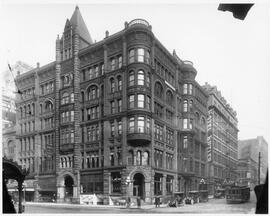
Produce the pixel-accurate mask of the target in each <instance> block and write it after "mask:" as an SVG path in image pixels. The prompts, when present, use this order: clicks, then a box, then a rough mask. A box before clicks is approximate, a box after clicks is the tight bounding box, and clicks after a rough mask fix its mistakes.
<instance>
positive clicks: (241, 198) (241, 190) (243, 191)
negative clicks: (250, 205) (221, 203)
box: [226, 186, 250, 204]
mask: <svg viewBox="0 0 270 216" xmlns="http://www.w3.org/2000/svg"><path fill="white" fill-rule="evenodd" d="M249 199H250V188H249V187H246V186H231V187H229V188H228V189H227V193H226V200H227V203H229V204H230V203H244V202H248V201H249Z"/></svg>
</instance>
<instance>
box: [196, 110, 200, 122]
mask: <svg viewBox="0 0 270 216" xmlns="http://www.w3.org/2000/svg"><path fill="white" fill-rule="evenodd" d="M195 115H196V122H197V123H199V122H200V114H199V113H198V112H196V113H195Z"/></svg>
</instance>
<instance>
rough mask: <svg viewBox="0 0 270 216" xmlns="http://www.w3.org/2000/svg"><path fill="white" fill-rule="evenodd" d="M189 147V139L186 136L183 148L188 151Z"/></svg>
mask: <svg viewBox="0 0 270 216" xmlns="http://www.w3.org/2000/svg"><path fill="white" fill-rule="evenodd" d="M187 147H188V137H187V136H184V137H183V148H184V149H186V148H187Z"/></svg>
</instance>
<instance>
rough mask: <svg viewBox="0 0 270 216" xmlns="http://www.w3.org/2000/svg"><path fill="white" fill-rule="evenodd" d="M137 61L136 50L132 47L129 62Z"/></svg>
mask: <svg viewBox="0 0 270 216" xmlns="http://www.w3.org/2000/svg"><path fill="white" fill-rule="evenodd" d="M133 62H135V50H134V49H130V50H129V52H128V63H133Z"/></svg>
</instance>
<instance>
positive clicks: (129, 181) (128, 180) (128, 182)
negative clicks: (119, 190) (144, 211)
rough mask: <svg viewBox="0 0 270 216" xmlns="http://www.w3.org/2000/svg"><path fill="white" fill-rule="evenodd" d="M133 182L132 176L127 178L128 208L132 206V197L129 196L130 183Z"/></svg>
mask: <svg viewBox="0 0 270 216" xmlns="http://www.w3.org/2000/svg"><path fill="white" fill-rule="evenodd" d="M130 183H131V180H130V176H127V178H126V185H127V208H129V206H130V197H129V184H130Z"/></svg>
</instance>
